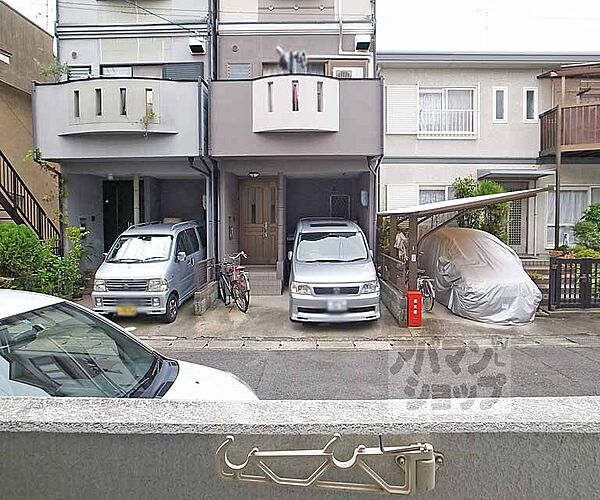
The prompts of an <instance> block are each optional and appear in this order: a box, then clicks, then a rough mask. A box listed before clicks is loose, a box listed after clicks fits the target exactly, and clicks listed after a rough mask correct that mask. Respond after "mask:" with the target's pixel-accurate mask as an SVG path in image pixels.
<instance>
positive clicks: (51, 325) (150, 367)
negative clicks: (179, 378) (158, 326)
mask: <svg viewBox="0 0 600 500" xmlns="http://www.w3.org/2000/svg"><path fill="white" fill-rule="evenodd" d="M160 363H161V360H160V358H159V357H158V356H157V355H155V354H154V353H153V352H152V351H150V350H148V349H146V348H145V347H143V346H142V345H140V344H139V343H137V342H136V341H135V340H133V339H132V338H130V337H129V336H127V335H125V334H124V333H123V332H121V331H119V330H118V329H116V328H114V327H112V326H111V325H110V324H108V323H106V322H104V321H103V320H101V319H99V318H96V317H95V316H93V315H92V314H89V313H86V312H84V311H83V310H81V309H79V308H77V307H75V306H73V305H70V304H68V303H66V302H65V303H59V304H55V305H52V306H48V307H43V308H41V309H36V310H34V311H30V312H26V313H23V314H18V315H16V316H11V317H9V318H5V319H2V320H0V396H7V395H8V396H20V395H30V396H33V395H38V396H47V395H50V396H70V397H76V396H91V397H127V396H131V395H132V393H134V392H137V391H138V389H139V388H140V387H141V386H146V385H147V383H148V382H150V380H151V378H153V376H154V375H155V374H156V373H157V372H158V369H159V367H160Z"/></svg>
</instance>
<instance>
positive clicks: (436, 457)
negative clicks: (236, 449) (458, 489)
mask: <svg viewBox="0 0 600 500" xmlns="http://www.w3.org/2000/svg"><path fill="white" fill-rule="evenodd" d="M339 439H340V435H339V434H334V436H333V437H332V438H331V439H330V440H329V441H328V442H327V444H325V446H324V447H323V448H322V449H308V450H272V451H261V450H260V449H259V448H257V447H254V448H252V450H250V452H249V453H248V455H247V457H246V459H245V460H244V461H243V462H242V463H239V464H236V463H234V462H232V461H231V460H230V459H229V456H228V451H229V449H230V447H231V445H232V444H233V443H234V441H235V439H234V437H233V436H227V437H226V438H225V441H223V443H221V445H220V446H219V447H218V448H217V451H216V457H217V469H218V473H219V474H220V475H221V477H223V478H226V479H233V480H238V481H248V482H255V483H256V482H258V483H274V484H279V485H286V486H300V487H310V486H312V487H316V488H327V489H333V490H344V491H362V492H380V493H381V492H385V493H389V494H392V495H409V494H411V493H414V492H423V491H430V490H432V489H434V488H435V473H436V469H437V468H438V467H439V466H440V465H442V464H443V455H442V454H441V453H438V452H436V451H434V449H433V446H432V445H431V444H429V443H416V444H411V445H408V446H393V447H384V446H383V439H382V437H381V434H380V435H379V446H377V447H372V448H368V447H366V446H365V445H362V444H361V445H359V446H357V447H356V448H355V449H354V451H353V453H352V456H351V458H350V459H348V460H338V459H337V458H336V457H335V456H334V448H335V444H336V443H337V442H338V441H339ZM381 456H392V457H393V460H394V463H395V464H396V465H398V467H399V468H400V469H401V470H402V472H403V473H404V474H403V477H404V481H403V482H402V483H401V484H390V483H389V482H387V481H386V480H385V479H384V478H383V477H382V476H381V475H380V474H379V473H378V472H377V471H375V470H374V469H373V468H372V467H371V466H370V465H368V464H367V463H366V461H365V458H367V457H381ZM289 458H298V459H302V458H309V459H310V458H321V459H322V462H321V464H320V465H319V466H317V468H316V469H315V470H314V471H313V472H312V473H310V474H309V475H308V476H306V477H298V478H294V477H284V476H281V475H279V474H277V473H276V472H275V471H274V470H273V469H272V468H271V467H269V466H268V465H267V464H266V463H265V460H266V459H269V460H270V461H271V462H272V461H273V460H276V459H289ZM355 466H356V467H357V468H358V469H360V470H362V471H363V472H365V473H366V474H367V476H368V477H369V478H370V479H371V480H372V482H370V483H368V482H349V481H336V480H331V479H324V478H323V477H322V476H323V475H324V474H325V473H326V472H327V471H330V470H336V469H337V470H345V471H348V470H350V469H352V468H353V467H355ZM249 467H254V468H256V469H258V470H260V471H261V472H262V474H256V473H255V474H252V473H249V472H247V471H246V472H245V470H246V469H247V468H249Z"/></svg>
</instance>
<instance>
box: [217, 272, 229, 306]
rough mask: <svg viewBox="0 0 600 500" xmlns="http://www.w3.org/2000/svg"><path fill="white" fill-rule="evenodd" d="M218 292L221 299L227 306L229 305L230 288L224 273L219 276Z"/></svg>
mask: <svg viewBox="0 0 600 500" xmlns="http://www.w3.org/2000/svg"><path fill="white" fill-rule="evenodd" d="M218 290H219V298H220V299H221V300H222V301H223V303H224V304H225V305H229V287H228V286H227V281H226V279H225V276H223V274H222V273H221V274H219V282H218Z"/></svg>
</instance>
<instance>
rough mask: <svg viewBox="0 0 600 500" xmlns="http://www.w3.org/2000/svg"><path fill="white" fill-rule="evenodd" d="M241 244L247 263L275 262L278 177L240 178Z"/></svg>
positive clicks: (266, 263) (265, 263) (272, 263)
mask: <svg viewBox="0 0 600 500" xmlns="http://www.w3.org/2000/svg"><path fill="white" fill-rule="evenodd" d="M239 203H240V247H241V249H242V250H244V251H245V252H246V253H247V254H248V260H247V261H246V262H247V263H248V264H263V265H274V264H276V263H277V180H275V179H273V180H270V179H265V180H247V181H242V182H240V196H239Z"/></svg>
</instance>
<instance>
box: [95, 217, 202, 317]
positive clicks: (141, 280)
mask: <svg viewBox="0 0 600 500" xmlns="http://www.w3.org/2000/svg"><path fill="white" fill-rule="evenodd" d="M200 234H201V233H200V231H199V226H198V223H197V222H195V221H187V222H178V223H174V224H162V223H160V222H147V223H143V224H137V225H134V226H131V227H130V228H128V229H127V230H126V231H124V232H123V233H122V234H121V235H120V236H119V237H118V238H117V240H116V241H115V243H114V244H113V246H112V248H111V249H110V251H109V252H108V254H107V255H106V258H105V259H104V262H103V263H102V265H101V266H100V267H99V268H98V270H97V271H96V276H95V279H94V290H93V292H92V306H93V309H94V311H96V312H97V313H99V314H116V315H118V316H135V315H136V314H154V315H162V316H163V318H164V320H165V321H166V322H167V323H171V322H173V321H175V318H177V311H178V309H179V306H180V305H181V304H183V303H184V302H185V301H186V300H187V299H189V298H190V297H191V296H192V295H193V294H194V292H195V291H196V290H197V289H198V286H199V284H200V272H201V268H200V262H202V261H203V260H204V259H205V258H206V248H205V245H203V244H202V239H201V238H200Z"/></svg>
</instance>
